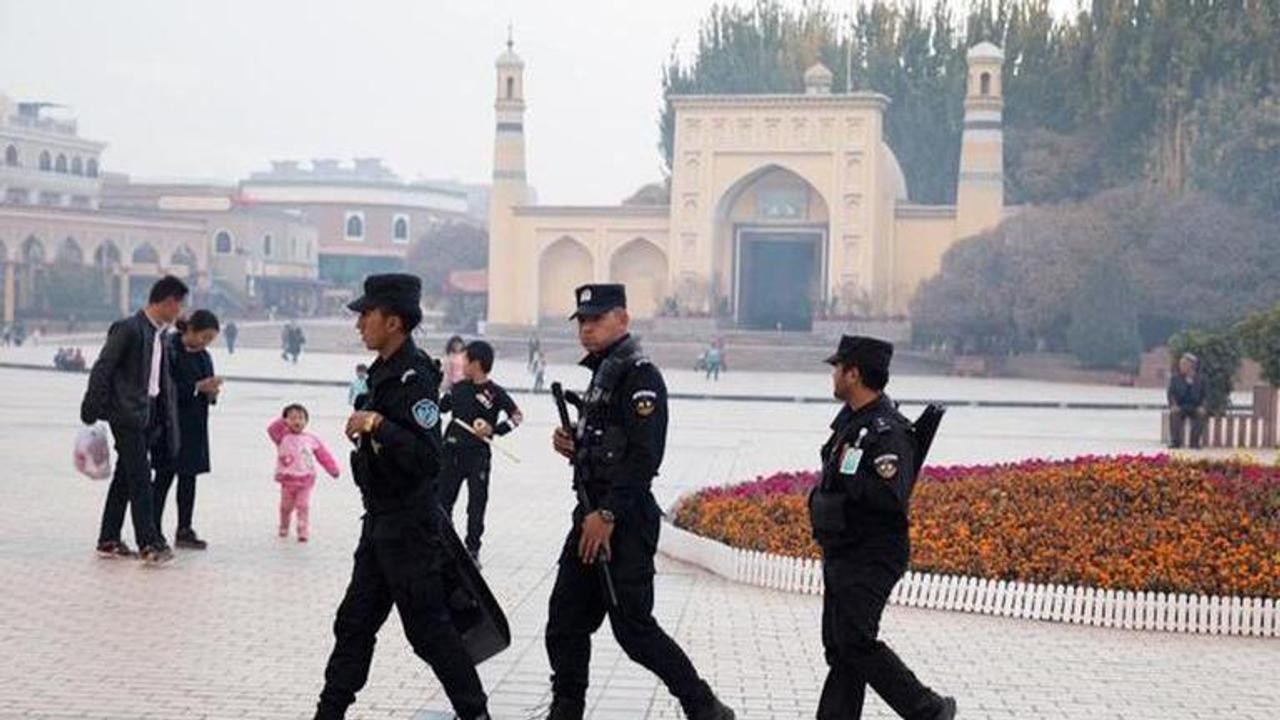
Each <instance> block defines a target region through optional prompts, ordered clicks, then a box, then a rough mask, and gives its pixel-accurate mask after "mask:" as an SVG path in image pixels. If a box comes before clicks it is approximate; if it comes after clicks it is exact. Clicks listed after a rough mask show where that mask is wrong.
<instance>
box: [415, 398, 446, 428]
mask: <svg viewBox="0 0 1280 720" xmlns="http://www.w3.org/2000/svg"><path fill="white" fill-rule="evenodd" d="M413 421H414V422H416V423H418V425H420V426H422V427H423V428H424V429H426V430H430V429H431V428H433V427H435V426H436V424H437V423H439V422H440V408H439V407H438V406H437V405H436V404H435V403H433V402H431V401H430V400H419V401H418V402H416V403H414V405H413Z"/></svg>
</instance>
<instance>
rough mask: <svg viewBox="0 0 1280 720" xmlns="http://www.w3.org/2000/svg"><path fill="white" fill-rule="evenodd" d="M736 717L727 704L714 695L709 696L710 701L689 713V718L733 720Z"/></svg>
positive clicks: (694, 719)
mask: <svg viewBox="0 0 1280 720" xmlns="http://www.w3.org/2000/svg"><path fill="white" fill-rule="evenodd" d="M736 717H737V715H735V714H734V712H733V710H732V709H730V708H729V706H728V705H725V704H724V703H722V702H720V700H719V699H718V698H714V697H713V698H711V702H709V703H707V704H706V705H703V706H702V707H701V708H698V710H696V711H694V712H691V713H689V720H734V719H735V718H736Z"/></svg>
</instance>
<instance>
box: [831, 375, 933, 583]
mask: <svg viewBox="0 0 1280 720" xmlns="http://www.w3.org/2000/svg"><path fill="white" fill-rule="evenodd" d="M916 452H917V450H916V439H915V433H914V431H913V430H912V427H911V422H910V421H909V420H907V419H906V418H905V417H903V416H902V414H901V413H899V412H898V410H897V408H896V407H895V406H894V404H893V401H891V400H890V399H889V398H888V397H887V396H884V395H882V396H880V398H879V399H877V400H875V401H874V402H872V403H870V404H869V405H867V406H866V407H863V408H860V409H859V410H857V411H856V412H855V411H854V410H852V409H851V408H849V407H848V406H845V407H844V408H842V409H841V411H840V413H839V414H838V415H837V416H836V419H835V421H834V422H832V423H831V437H830V438H829V439H828V440H827V442H826V444H824V445H823V446H822V451H821V456H822V480H821V482H820V483H819V484H818V486H817V487H816V488H814V490H813V492H812V493H811V494H810V496H809V516H810V522H811V524H812V525H813V534H814V539H816V540H817V541H818V544H819V545H821V546H822V550H823V553H824V555H826V556H828V557H830V556H831V555H832V554H833V553H836V554H838V553H840V552H841V551H844V550H851V549H856V548H859V547H867V546H871V547H883V548H886V549H890V550H891V552H890V554H891V555H894V556H895V558H897V559H899V560H900V561H901V562H903V563H905V562H906V555H907V553H908V550H909V543H908V535H907V526H908V519H909V517H910V503H911V492H912V490H913V489H914V488H915V481H916V477H915V458H916Z"/></svg>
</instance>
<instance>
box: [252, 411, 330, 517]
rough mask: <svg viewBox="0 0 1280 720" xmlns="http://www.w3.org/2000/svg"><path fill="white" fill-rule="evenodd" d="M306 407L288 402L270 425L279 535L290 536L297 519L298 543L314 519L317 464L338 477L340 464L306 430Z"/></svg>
mask: <svg viewBox="0 0 1280 720" xmlns="http://www.w3.org/2000/svg"><path fill="white" fill-rule="evenodd" d="M310 419H311V418H310V415H308V414H307V409H306V408H305V407H303V406H301V405H298V404H293V405H287V406H286V407H285V409H284V411H283V412H281V413H280V417H278V418H276V419H275V420H274V421H272V422H271V424H270V425H268V426H267V436H268V437H270V438H271V442H273V443H275V445H276V482H278V483H280V527H279V529H278V532H279V535H280V537H282V538H283V537H289V523H290V520H295V519H296V529H297V535H298V542H306V541H307V537H308V532H309V529H310V527H309V526H310V519H311V490H312V489H313V488H314V487H315V485H316V464H317V463H319V465H320V466H321V467H323V468H324V469H325V472H327V473H329V475H330V476H331V477H335V478H336V477H338V463H337V461H335V460H334V459H333V454H332V453H330V452H329V448H328V447H326V446H325V444H324V441H322V440H321V439H320V438H318V437H316V436H315V435H312V434H311V433H309V432H307V423H308V422H310Z"/></svg>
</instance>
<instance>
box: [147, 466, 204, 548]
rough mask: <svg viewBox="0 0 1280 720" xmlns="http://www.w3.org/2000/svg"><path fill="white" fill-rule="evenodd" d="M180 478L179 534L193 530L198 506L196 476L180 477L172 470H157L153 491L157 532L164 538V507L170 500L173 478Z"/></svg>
mask: <svg viewBox="0 0 1280 720" xmlns="http://www.w3.org/2000/svg"><path fill="white" fill-rule="evenodd" d="M175 475H176V477H177V478H178V532H182V531H184V530H190V529H191V515H192V513H193V512H194V511H195V506H196V476H195V475H178V474H176V473H174V471H172V470H157V471H156V479H155V483H154V484H153V486H152V491H153V493H154V495H155V508H156V530H157V531H159V532H160V535H161V536H162V537H163V536H164V523H162V522H161V520H163V519H164V505H165V502H166V501H167V500H168V499H169V488H170V487H172V486H173V478H174V477H175Z"/></svg>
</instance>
